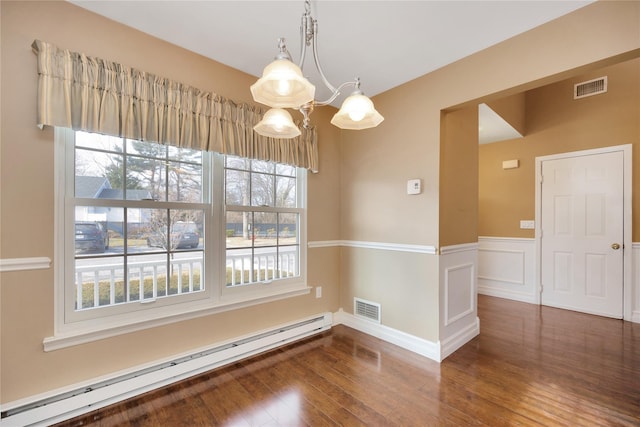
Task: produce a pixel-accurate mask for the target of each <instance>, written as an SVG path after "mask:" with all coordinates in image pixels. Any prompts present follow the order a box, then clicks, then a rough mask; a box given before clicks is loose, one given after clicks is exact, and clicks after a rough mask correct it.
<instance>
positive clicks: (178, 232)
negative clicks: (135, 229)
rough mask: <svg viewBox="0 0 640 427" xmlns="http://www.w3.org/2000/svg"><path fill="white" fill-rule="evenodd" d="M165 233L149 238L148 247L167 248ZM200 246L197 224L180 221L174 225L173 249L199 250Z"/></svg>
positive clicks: (172, 233) (172, 234) (154, 234)
mask: <svg viewBox="0 0 640 427" xmlns="http://www.w3.org/2000/svg"><path fill="white" fill-rule="evenodd" d="M166 239H167V238H166V235H165V233H153V234H152V235H151V236H149V237H147V245H148V246H150V247H158V248H166V246H167V240H166ZM199 244H200V232H199V230H198V226H197V225H196V223H195V222H182V221H178V222H176V223H175V224H173V227H172V231H171V246H172V247H171V248H170V249H186V248H197V247H198V245H199Z"/></svg>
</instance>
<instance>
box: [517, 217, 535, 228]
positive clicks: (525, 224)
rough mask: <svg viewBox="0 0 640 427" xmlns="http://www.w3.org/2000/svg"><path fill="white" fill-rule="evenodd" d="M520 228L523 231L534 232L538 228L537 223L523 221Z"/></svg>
mask: <svg viewBox="0 0 640 427" xmlns="http://www.w3.org/2000/svg"><path fill="white" fill-rule="evenodd" d="M520 228H521V229H523V230H533V229H534V228H536V222H535V221H534V220H524V219H523V220H521V221H520Z"/></svg>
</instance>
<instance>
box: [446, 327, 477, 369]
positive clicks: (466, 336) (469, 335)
mask: <svg viewBox="0 0 640 427" xmlns="http://www.w3.org/2000/svg"><path fill="white" fill-rule="evenodd" d="M479 334H480V318H478V317H476V320H475V322H473V323H471V324H470V325H468V326H467V327H465V328H464V329H462V330H460V331H459V332H457V333H455V334H453V335H452V336H450V337H449V338H447V339H445V340H443V341H441V342H440V355H441V356H442V360H444V359H446V358H447V357H448V356H449V355H451V354H453V352H454V351H456V350H457V349H459V348H460V347H462V346H463V345H465V344H466V343H468V342H469V341H471V340H472V339H473V338H475V337H477V336H478V335H479Z"/></svg>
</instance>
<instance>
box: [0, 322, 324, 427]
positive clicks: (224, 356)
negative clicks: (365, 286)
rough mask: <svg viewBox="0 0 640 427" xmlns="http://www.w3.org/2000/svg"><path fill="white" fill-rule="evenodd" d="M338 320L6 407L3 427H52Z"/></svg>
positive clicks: (244, 340) (270, 333)
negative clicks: (43, 426) (49, 426)
mask: <svg viewBox="0 0 640 427" xmlns="http://www.w3.org/2000/svg"><path fill="white" fill-rule="evenodd" d="M331 324H332V314H331V313H322V314H318V315H317V316H313V317H309V318H305V319H301V320H298V321H296V322H292V323H288V324H285V325H279V326H275V327H272V328H269V329H266V330H263V331H259V332H256V333H253V334H249V335H246V336H243V337H239V338H236V339H233V340H229V341H225V342H222V343H217V344H215V345H212V346H208V347H205V348H201V349H197V350H194V351H192V352H189V353H188V354H182V355H177V356H174V357H172V358H169V359H165V360H159V361H155V362H153V363H151V364H147V365H144V366H138V367H135V368H132V369H129V370H126V371H121V372H117V373H113V374H112V375H110V376H107V377H102V378H96V379H93V380H90V381H86V382H83V383H81V384H74V385H71V386H68V387H64V388H61V389H57V390H52V391H50V392H48V393H43V394H40V395H37V396H32V397H29V398H26V399H20V400H19V401H15V402H10V403H7V404H5V405H2V409H1V411H2V419H1V420H0V425H2V426H7V427H9V426H18V425H19V426H30V425H51V424H55V423H57V422H61V421H65V420H68V419H71V418H73V417H76V416H79V415H82V414H85V413H87V412H90V411H94V410H96V409H100V408H103V407H105V406H108V405H111V404H113V403H117V402H120V401H122V400H125V399H128V398H130V397H134V396H137V395H140V394H142V393H146V392H148V391H152V390H155V389H158V388H160V387H164V386H167V385H169V384H172V383H175V382H177V381H180V380H183V379H185V378H189V377H192V376H194V375H198V374H200V373H203V372H206V371H209V370H211V369H215V368H218V367H221V366H225V365H228V364H230V363H233V362H236V361H238V360H241V359H245V358H247V357H250V356H254V355H256V354H259V353H262V352H265V351H268V350H272V349H274V348H277V347H281V346H283V345H287V344H289V343H292V342H294V341H297V340H300V339H302V338H306V337H309V336H311V335H315V334H318V333H320V332H323V331H326V330H328V329H330V328H331Z"/></svg>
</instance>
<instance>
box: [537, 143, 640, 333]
mask: <svg viewBox="0 0 640 427" xmlns="http://www.w3.org/2000/svg"><path fill="white" fill-rule="evenodd" d="M617 151H621V152H622V155H623V167H624V172H623V182H624V183H623V186H624V188H623V213H622V215H623V219H622V227H623V246H622V247H623V254H622V277H623V284H622V308H623V319H624V320H628V321H631V317H632V306H631V305H632V297H631V296H632V292H631V288H632V278H633V276H632V269H633V266H632V259H633V258H632V255H633V242H632V238H633V236H632V232H631V231H632V230H631V227H632V212H633V210H632V204H631V197H632V194H633V193H632V191H631V185H632V167H633V163H632V145H631V144H625V145H616V146H612V147H603V148H595V149H590V150H580V151H572V152H568V153H559V154H551V155H548V156H540V157H536V181H535V182H536V206H535V209H536V212H535V251H536V268H535V275H536V278H535V283H536V289H537V292H536V294H535V302H536V304H538V305H541V304H542V283H541V280H542V241H541V235H542V233H541V230H540V219H541V218H542V162H544V161H547V160H557V159H566V158H571V157H581V156H590V155H597V154H605V153H612V152H617Z"/></svg>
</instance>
